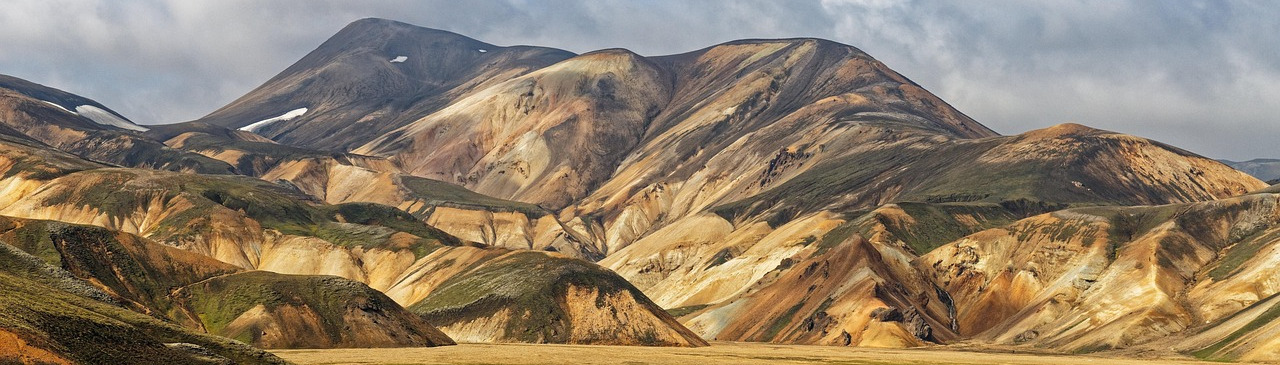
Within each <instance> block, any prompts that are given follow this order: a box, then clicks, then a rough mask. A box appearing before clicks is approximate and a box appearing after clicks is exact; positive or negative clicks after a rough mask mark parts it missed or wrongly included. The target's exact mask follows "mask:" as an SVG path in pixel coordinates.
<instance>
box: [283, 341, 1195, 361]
mask: <svg viewBox="0 0 1280 365" xmlns="http://www.w3.org/2000/svg"><path fill="white" fill-rule="evenodd" d="M274 352H275V354H276V355H279V356H280V357H283V358H285V359H287V360H289V361H293V362H296V363H298V364H618V365H624V364H625V365H640V364H688V365H719V364H850V365H863V364H866V365H894V364H957V365H961V364H963V365H969V364H973V365H977V364H982V365H996V364H1009V365H1012V364H1037V365H1039V364H1045V365H1075V364H1096V365H1103V364H1106V365H1157V364H1161V365H1163V364H1169V365H1175V364H1220V363H1210V362H1201V361H1191V360H1173V359H1160V360H1147V359H1117V358H1105V357H1097V356H1068V355H1049V354H1013V353H978V352H965V351H957V350H951V349H914V350H911V349H906V350H904V349H872V348H849V347H834V346H799V345H776V344H766V343H735V342H716V343H714V344H713V345H712V346H710V347H700V348H669V347H666V348H664V347H631V346H578V345H529V344H461V345H458V346H445V347H434V348H401V349H331V350H277V351H274Z"/></svg>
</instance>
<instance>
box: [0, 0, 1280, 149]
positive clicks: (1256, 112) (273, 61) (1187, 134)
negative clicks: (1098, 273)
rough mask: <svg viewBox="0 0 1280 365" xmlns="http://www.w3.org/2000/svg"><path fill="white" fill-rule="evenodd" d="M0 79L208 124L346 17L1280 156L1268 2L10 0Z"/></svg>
mask: <svg viewBox="0 0 1280 365" xmlns="http://www.w3.org/2000/svg"><path fill="white" fill-rule="evenodd" d="M0 7H3V9H4V11H2V12H0V74H8V75H12V76H16V77H21V78H24V79H27V80H30V81H33V82H37V83H41V84H44V85H48V86H52V87H56V88H59V89H63V90H65V91H68V92H72V93H75V94H79V95H82V96H85V97H88V98H91V99H94V100H97V101H99V102H101V103H103V104H105V105H107V106H108V107H110V108H112V109H114V110H116V111H118V112H120V113H122V114H124V115H125V116H126V117H128V118H130V119H132V120H134V121H135V122H139V123H141V124H164V123H176V122H182V121H188V120H193V119H196V118H199V117H200V116H203V115H205V114H208V113H209V112H212V111H213V110H215V109H217V108H218V107H220V106H222V105H225V104H227V103H229V102H231V101H232V100H234V99H235V98H237V97H239V96H241V95H243V94H245V93H247V92H248V91H249V90H251V89H253V88H254V87H256V86H258V85H260V84H261V83H262V82H265V81H266V80H267V79H269V78H270V77H271V76H273V75H275V74H276V73H278V72H280V71H282V70H284V69H285V68H286V67H288V66H289V65H290V64H292V63H293V62H294V61H297V60H298V59H300V58H302V56H304V55H306V54H307V52H310V51H311V50H313V49H315V47H317V46H319V45H320V43H321V42H323V41H324V40H325V39H326V38H328V37H329V36H330V35H332V34H333V33H335V32H337V31H338V30H339V29H341V28H342V27H343V26H344V25H346V24H347V23H349V22H351V21H354V20H356V19H360V18H365V17H380V18H388V19H394V20H399V21H403V22H406V23H410V24H415V25H420V26H424V27H429V28H437V29H445V30H449V31H453V32H456V33H460V34H463V35H466V36H469V37H472V38H476V39H479V40H481V41H485V42H488V43H492V44H497V45H518V44H529V45H539V46H548V47H556V48H561V49H566V50H569V51H573V52H578V53H582V52H588V51H592V50H597V49H603V48H615V47H620V48H627V49H631V50H633V51H635V52H637V53H640V54H642V55H655V56H656V55H666V54H674V53H682V52H687V51H692V50H696V49H700V48H704V47H707V46H710V45H714V44H717V43H722V42H726V41H731V40H735V39H744V38H784V37H813V38H824V39H830V40H833V41H837V42H841V43H845V44H850V45H853V46H856V47H858V48H860V49H862V50H863V51H866V52H867V53H869V54H871V55H872V56H873V57H875V58H877V59H879V60H881V61H883V62H884V63H885V64H887V65H888V66H889V67H890V68H893V69H894V70H896V71H898V72H899V73H901V74H903V75H906V76H907V77H908V78H910V79H912V80H913V81H915V82H916V83H918V84H920V85H921V86H923V87H925V88H926V89H928V90H930V91H932V92H933V93H934V94H937V95H938V96H940V97H941V98H942V99H944V100H946V101H947V102H949V103H951V104H952V105H954V106H955V107H956V108H958V109H959V110H961V111H962V112H964V113H966V114H968V115H969V116H971V117H973V118H974V119H976V120H978V121H979V122H981V123H983V124H985V125H987V126H988V127H991V128H992V129H995V130H996V131H997V132H1000V133H1002V134H1016V133H1022V132H1025V131H1028V130H1032V129H1038V128H1043V127H1047V126H1051V125H1054V124H1059V123H1064V122H1074V123H1081V124H1085V125H1089V126H1093V127H1096V128H1102V129H1107V130H1113V131H1117V132H1123V133H1129V134H1135V135H1139V136H1143V137H1147V138H1152V139H1155V140H1158V141H1161V142H1165V143H1169V144H1172V145H1175V146H1179V147H1182V148H1184V149H1187V150H1190V151H1192V152H1196V153H1199V154H1202V155H1205V156H1209V157H1214V158H1225V159H1234V160H1247V159H1252V158H1259V157H1271V158H1280V117H1277V116H1280V3H1276V2H1273V1H1155V0H1151V1H1138V0H1132V1H1130V0H1106V1H1065V0H1064V1H1023V0H966V1H947V2H943V1H890V0H812V1H804V0H788V1H684V0H669V1H668V0H647V1H641V0H635V1H608V0H594V1H533V0H468V1H454V0H440V1H435V0H429V1H339V0H281V1H245V0H0Z"/></svg>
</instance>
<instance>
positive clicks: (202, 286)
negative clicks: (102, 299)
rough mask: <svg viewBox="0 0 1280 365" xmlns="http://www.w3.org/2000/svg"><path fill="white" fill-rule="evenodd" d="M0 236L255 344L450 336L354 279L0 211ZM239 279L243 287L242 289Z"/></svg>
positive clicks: (175, 318) (153, 310) (136, 298)
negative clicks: (291, 271)
mask: <svg viewBox="0 0 1280 365" xmlns="http://www.w3.org/2000/svg"><path fill="white" fill-rule="evenodd" d="M0 242H5V243H8V244H10V245H13V246H15V247H17V248H19V249H22V250H24V251H26V252H28V253H32V254H37V255H38V256H39V257H40V259H42V260H44V261H45V262H48V263H50V264H56V265H60V266H61V267H62V268H64V269H65V270H67V272H69V273H70V274H71V275H74V276H75V277H76V278H79V279H82V280H85V281H87V282H88V283H90V284H91V285H93V286H94V287H96V289H99V290H102V291H103V292H104V295H105V296H109V300H111V301H113V302H119V303H122V304H123V306H124V307H126V308H128V309H131V310H133V311H135V312H139V313H143V314H147V315H150V316H152V317H156V318H161V319H164V320H166V321H168V322H170V323H175V324H180V325H183V326H186V327H188V328H191V329H193V330H199V331H205V332H208V333H212V334H216V335H221V336H225V337H231V338H236V339H239V340H242V341H244V342H245V343H249V344H252V345H254V346H258V347H263V348H323V347H374V346H438V345H448V344H453V341H452V340H450V339H449V338H448V337H446V336H445V335H444V334H443V333H440V331H439V330H437V329H435V328H434V327H432V326H430V325H429V324H427V323H426V322H424V321H422V319H421V318H418V317H417V316H416V315H413V314H410V313H409V312H408V311H406V310H405V309H404V308H402V307H400V306H399V305H397V304H395V303H394V302H392V301H391V300H390V299H389V298H386V296H385V295H383V294H381V293H379V292H377V291H375V290H373V289H370V288H369V287H367V286H365V285H363V284H360V283H357V282H352V281H347V280H343V279H339V278H334V277H307V276H288V275H277V274H267V273H260V272H250V273H242V272H241V271H242V269H240V268H237V267H234V266H231V265H228V264H225V263H222V262H219V261H217V260H213V259H211V258H208V257H205V256H203V255H199V254H195V253H191V252H187V251H183V250H179V249H176V248H172V247H168V246H163V245H158V244H155V243H152V242H150V241H148V240H146V239H143V238H140V237H137V236H134V235H131V234H127V233H122V232H113V231H110V230H107V229H104V228H100V227H92V226H76V225H68V224H65V223H61V222H51V221H32V220H24V219H14V218H7V217H2V216H0ZM246 286H251V287H252V289H249V290H245V289H244V288H245V287H246ZM298 288H303V289H302V290H298ZM228 292H229V293H228ZM250 293H265V294H263V295H258V296H255V295H248V294H250ZM209 303H217V304H218V305H210V304H209ZM298 308H301V310H299V309H298ZM280 312H284V313H287V315H285V316H284V319H285V320H279V321H275V322H271V321H270V320H264V319H263V318H262V317H268V318H269V317H270V316H271V315H273V314H277V315H278V313H280ZM220 319H221V320H228V321H230V320H233V319H234V321H232V322H231V324H232V325H234V326H231V327H228V326H227V323H218V322H217V321H218V320H220ZM317 323H319V324H323V325H320V326H317V325H316V324H317ZM237 331H239V332H237ZM244 331H250V332H251V333H246V332H244Z"/></svg>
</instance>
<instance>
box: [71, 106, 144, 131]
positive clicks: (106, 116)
mask: <svg viewBox="0 0 1280 365" xmlns="http://www.w3.org/2000/svg"><path fill="white" fill-rule="evenodd" d="M76 113H79V114H80V116H82V117H85V118H89V120H92V121H93V122H94V123H98V124H101V125H109V126H112V127H116V128H124V129H128V130H134V131H139V132H146V131H147V130H148V128H146V127H143V126H140V125H137V124H133V122H130V121H127V120H124V118H121V117H118V116H116V115H115V114H111V112H109V111H106V110H102V108H99V107H96V106H93V105H81V106H78V107H76Z"/></svg>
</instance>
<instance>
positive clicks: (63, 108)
mask: <svg viewBox="0 0 1280 365" xmlns="http://www.w3.org/2000/svg"><path fill="white" fill-rule="evenodd" d="M41 101H43V102H44V103H45V104H49V105H53V106H54V107H56V108H58V109H62V111H64V112H67V113H69V114H76V112H73V111H70V110H67V108H66V107H63V106H62V105H58V103H55V102H52V101H48V100H41ZM76 115H79V114H76Z"/></svg>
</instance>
